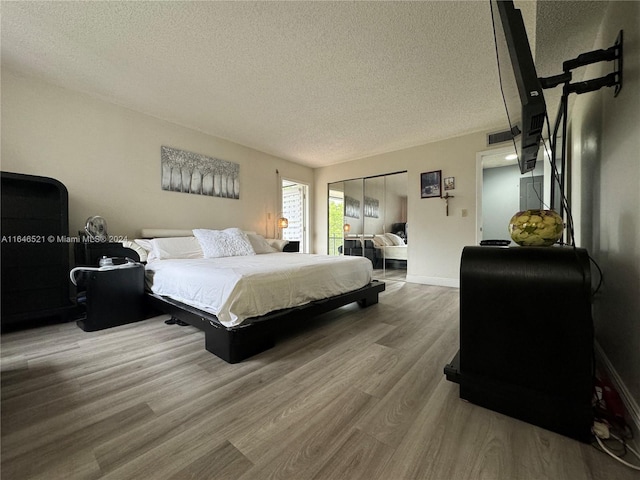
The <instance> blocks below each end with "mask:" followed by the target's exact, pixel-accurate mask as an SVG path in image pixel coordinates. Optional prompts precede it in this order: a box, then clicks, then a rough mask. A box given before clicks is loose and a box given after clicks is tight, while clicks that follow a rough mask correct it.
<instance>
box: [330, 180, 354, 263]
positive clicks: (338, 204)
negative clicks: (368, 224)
mask: <svg viewBox="0 0 640 480" xmlns="http://www.w3.org/2000/svg"><path fill="white" fill-rule="evenodd" d="M347 225H348V224H346V223H345V222H344V182H335V183H330V184H329V244H328V248H327V252H328V253H329V255H342V252H343V242H342V239H343V234H344V232H345V230H346V229H347ZM349 226H350V225H349Z"/></svg>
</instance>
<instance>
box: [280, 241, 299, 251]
mask: <svg viewBox="0 0 640 480" xmlns="http://www.w3.org/2000/svg"><path fill="white" fill-rule="evenodd" d="M282 251H283V252H299V251H300V240H289V243H287V244H286V245H285V246H284V247H283V249H282Z"/></svg>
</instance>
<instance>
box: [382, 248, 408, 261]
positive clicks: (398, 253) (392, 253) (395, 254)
mask: <svg viewBox="0 0 640 480" xmlns="http://www.w3.org/2000/svg"><path fill="white" fill-rule="evenodd" d="M376 248H377V249H379V257H380V258H384V259H385V260H406V259H407V246H406V245H393V246H385V247H376ZM383 255H384V256H383Z"/></svg>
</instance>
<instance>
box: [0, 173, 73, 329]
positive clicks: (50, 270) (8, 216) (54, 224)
mask: <svg viewBox="0 0 640 480" xmlns="http://www.w3.org/2000/svg"><path fill="white" fill-rule="evenodd" d="M1 177H2V190H1V193H2V205H1V215H2V232H1V234H2V249H1V251H2V284H1V285H2V287H1V288H2V328H3V329H4V328H6V327H9V326H10V327H12V328H17V327H20V326H21V325H23V324H25V325H26V324H27V323H29V322H30V321H31V320H33V319H39V318H44V317H58V319H60V320H66V319H67V316H68V315H69V314H70V313H71V312H72V310H73V308H74V305H73V303H72V302H71V300H70V294H69V284H70V282H69V247H70V244H69V237H68V235H69V207H68V193H67V189H66V187H65V186H64V185H63V184H62V183H60V182H59V181H58V180H55V179H53V178H48V177H38V176H33V175H24V174H19V173H9V172H2V173H1Z"/></svg>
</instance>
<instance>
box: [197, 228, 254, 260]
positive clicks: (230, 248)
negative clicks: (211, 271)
mask: <svg viewBox="0 0 640 480" xmlns="http://www.w3.org/2000/svg"><path fill="white" fill-rule="evenodd" d="M193 234H194V235H195V236H196V238H197V239H198V242H200V246H201V247H202V251H203V252H204V256H205V257H206V258H220V257H241V256H245V255H255V254H256V252H255V251H254V250H253V247H252V246H251V242H250V241H249V238H248V237H247V234H246V233H244V232H243V231H242V230H240V229H239V228H227V229H226V230H206V229H202V228H199V229H196V230H194V231H193Z"/></svg>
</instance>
